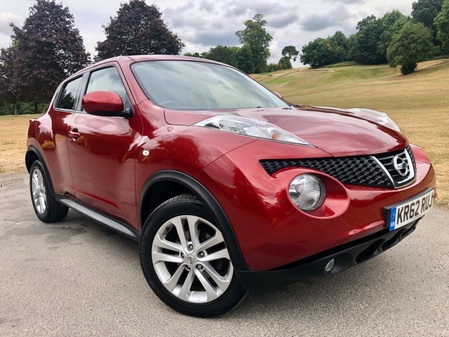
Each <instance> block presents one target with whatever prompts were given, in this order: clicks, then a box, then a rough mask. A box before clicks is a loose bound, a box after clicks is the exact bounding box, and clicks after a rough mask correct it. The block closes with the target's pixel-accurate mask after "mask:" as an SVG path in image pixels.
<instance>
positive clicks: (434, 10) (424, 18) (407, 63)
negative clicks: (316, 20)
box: [300, 0, 449, 75]
mask: <svg viewBox="0 0 449 337" xmlns="http://www.w3.org/2000/svg"><path fill="white" fill-rule="evenodd" d="M412 9H413V10H412V14H411V17H408V16H405V15H404V14H402V13H401V12H399V11H392V12H389V13H387V14H385V15H384V16H383V17H381V18H376V17H375V16H374V15H371V16H368V17H366V18H364V19H363V20H362V21H360V22H359V23H358V25H357V33H355V34H353V35H351V36H349V37H348V38H347V37H346V36H345V35H344V34H343V33H342V32H336V33H335V35H333V36H329V37H327V38H318V39H316V40H314V41H311V42H310V43H308V44H307V45H305V46H304V47H303V48H302V53H301V55H300V59H301V62H302V63H303V64H306V65H310V66H311V67H312V68H318V67H322V66H326V65H330V64H335V63H341V62H346V61H354V62H356V63H359V64H367V65H370V64H384V63H389V64H390V66H392V67H397V66H399V65H400V66H401V72H402V74H404V75H408V74H411V73H413V72H414V71H415V70H416V67H417V65H418V62H421V61H425V60H428V59H430V58H432V57H438V56H443V55H448V54H449V0H418V1H417V2H414V3H413V5H412Z"/></svg>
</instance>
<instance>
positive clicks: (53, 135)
mask: <svg viewBox="0 0 449 337" xmlns="http://www.w3.org/2000/svg"><path fill="white" fill-rule="evenodd" d="M81 86H82V76H79V77H77V78H74V79H71V80H69V81H67V82H65V83H63V84H62V85H61V86H60V88H58V90H57V92H56V95H55V97H54V101H53V105H52V106H51V107H50V109H49V111H48V117H49V119H48V120H49V121H50V123H51V127H50V128H47V127H46V124H45V123H42V124H41V125H40V130H39V132H40V136H41V139H40V143H41V146H42V150H43V151H45V159H46V165H47V168H48V170H49V172H50V175H51V180H52V184H53V189H54V191H55V193H56V194H59V195H66V194H69V195H70V194H73V181H72V176H71V168H70V161H69V143H70V138H69V134H68V132H69V125H70V122H71V120H72V117H73V114H74V113H76V110H77V109H78V107H79V102H80V100H81V98H80V95H81Z"/></svg>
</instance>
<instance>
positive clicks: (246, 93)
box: [132, 61, 288, 110]
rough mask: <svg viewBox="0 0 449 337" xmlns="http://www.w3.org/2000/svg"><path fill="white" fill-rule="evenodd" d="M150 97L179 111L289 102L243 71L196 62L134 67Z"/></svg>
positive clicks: (273, 105) (237, 107) (151, 62)
mask: <svg viewBox="0 0 449 337" xmlns="http://www.w3.org/2000/svg"><path fill="white" fill-rule="evenodd" d="M132 69H133V73H134V76H135V77H136V78H137V80H138V82H139V84H140V86H141V87H142V89H143V90H144V92H145V94H146V95H147V97H148V98H149V99H150V100H151V101H153V102H154V103H155V104H157V105H159V106H161V107H164V108H167V109H175V110H222V109H247V108H269V107H270V108H272V107H288V104H287V103H286V102H284V101H283V100H282V99H280V98H279V97H277V96H276V95H274V94H273V93H272V92H270V91H269V90H267V89H266V88H264V87H263V86H262V85H260V84H259V83H257V82H256V81H254V80H252V79H251V78H250V77H248V76H246V75H244V74H242V73H241V72H239V71H237V70H235V69H233V68H230V67H227V66H223V65H217V64H211V63H205V62H204V63H203V62H194V61H147V62H139V63H136V64H134V65H133V67H132Z"/></svg>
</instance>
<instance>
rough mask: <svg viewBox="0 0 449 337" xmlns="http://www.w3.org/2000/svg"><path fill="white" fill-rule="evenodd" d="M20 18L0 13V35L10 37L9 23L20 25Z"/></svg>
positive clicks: (11, 14)
mask: <svg viewBox="0 0 449 337" xmlns="http://www.w3.org/2000/svg"><path fill="white" fill-rule="evenodd" d="M21 21H22V18H21V17H20V16H19V15H16V14H13V13H10V12H0V35H1V34H3V35H11V34H12V29H11V27H10V26H9V25H10V23H14V24H15V25H20V24H21Z"/></svg>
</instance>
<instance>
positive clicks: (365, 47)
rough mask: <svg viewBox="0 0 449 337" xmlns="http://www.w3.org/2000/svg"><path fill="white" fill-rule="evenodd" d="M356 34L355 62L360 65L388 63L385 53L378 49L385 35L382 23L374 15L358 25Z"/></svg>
mask: <svg viewBox="0 0 449 337" xmlns="http://www.w3.org/2000/svg"><path fill="white" fill-rule="evenodd" d="M357 30H358V32H357V33H356V34H355V41H354V42H355V46H354V47H355V48H354V55H353V57H354V61H356V62H358V63H360V64H382V63H386V61H387V60H386V57H385V53H383V52H381V51H380V50H379V48H378V46H379V42H380V37H381V35H382V33H383V25H382V21H381V20H379V19H377V18H376V17H375V16H374V15H371V16H368V17H366V18H365V19H363V20H362V21H360V22H359V23H358V25H357Z"/></svg>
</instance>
